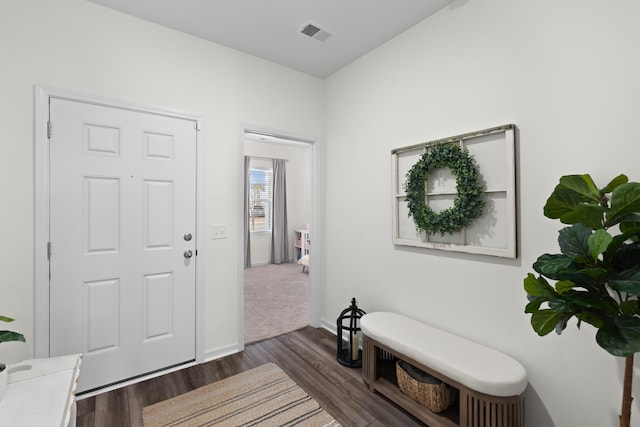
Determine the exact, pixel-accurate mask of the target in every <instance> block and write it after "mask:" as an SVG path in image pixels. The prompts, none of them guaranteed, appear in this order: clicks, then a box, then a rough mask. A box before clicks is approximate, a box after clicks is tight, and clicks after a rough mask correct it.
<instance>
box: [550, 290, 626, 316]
mask: <svg viewBox="0 0 640 427" xmlns="http://www.w3.org/2000/svg"><path fill="white" fill-rule="evenodd" d="M562 296H563V297H564V298H566V299H567V301H569V302H570V303H571V304H573V305H576V306H579V307H582V308H595V309H598V310H600V311H604V312H606V313H607V314H612V315H613V314H616V312H617V311H618V303H617V302H616V300H614V299H613V298H611V297H609V296H604V295H597V294H595V293H593V292H585V291H576V290H572V291H567V292H565V293H564V294H563V295H562Z"/></svg>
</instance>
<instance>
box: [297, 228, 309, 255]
mask: <svg viewBox="0 0 640 427" xmlns="http://www.w3.org/2000/svg"><path fill="white" fill-rule="evenodd" d="M294 233H295V239H296V240H295V243H294V245H293V247H294V248H295V260H296V262H297V261H300V258H302V257H303V256H305V255H309V250H310V248H311V241H310V240H309V230H306V229H302V230H294Z"/></svg>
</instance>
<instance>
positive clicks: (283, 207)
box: [271, 159, 289, 264]
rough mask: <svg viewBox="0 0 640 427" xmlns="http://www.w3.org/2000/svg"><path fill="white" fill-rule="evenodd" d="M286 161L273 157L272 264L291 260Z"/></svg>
mask: <svg viewBox="0 0 640 427" xmlns="http://www.w3.org/2000/svg"><path fill="white" fill-rule="evenodd" d="M286 163H287V161H286V160H283V159H273V209H272V223H271V227H272V228H271V230H272V231H271V263H272V264H281V263H283V262H288V261H289V236H288V231H287V229H288V225H287V172H286Z"/></svg>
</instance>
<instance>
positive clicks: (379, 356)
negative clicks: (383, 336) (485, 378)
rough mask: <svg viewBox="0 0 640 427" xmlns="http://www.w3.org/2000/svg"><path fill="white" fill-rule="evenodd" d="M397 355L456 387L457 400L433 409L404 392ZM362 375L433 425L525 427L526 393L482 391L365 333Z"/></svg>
mask: <svg viewBox="0 0 640 427" xmlns="http://www.w3.org/2000/svg"><path fill="white" fill-rule="evenodd" d="M398 359H402V360H404V361H406V362H408V363H410V364H412V365H413V366H415V367H417V368H419V369H421V370H423V371H425V372H427V373H428V374H430V375H433V376H434V377H436V378H438V379H440V380H442V381H444V382H445V383H447V384H449V385H450V386H453V387H455V388H456V389H457V390H458V392H459V395H458V396H459V397H458V400H457V401H456V403H454V404H453V405H452V406H451V407H450V408H448V409H446V410H445V411H443V412H440V413H434V412H432V411H430V410H429V409H428V408H426V407H425V406H422V405H420V404H419V403H418V402H416V401H415V400H413V399H411V398H410V397H408V396H406V395H405V394H404V393H402V391H400V389H399V388H398V386H397V380H396V376H395V363H396V361H397V360H398ZM362 376H363V379H364V382H365V384H367V386H368V387H369V389H370V390H371V391H377V392H379V393H380V394H382V395H384V396H386V397H387V398H389V399H390V400H391V401H393V402H394V403H396V404H397V405H398V406H400V407H402V408H404V409H405V410H406V411H408V412H409V413H411V414H412V415H413V416H415V417H416V418H418V419H419V420H421V421H422V422H424V423H426V424H428V425H429V426H430V427H524V393H523V394H521V395H519V396H508V397H502V396H490V395H487V394H484V393H479V392H477V391H474V390H471V389H469V388H468V387H466V386H464V385H463V384H460V383H459V382H456V381H454V380H452V379H450V378H447V377H446V376H445V375H442V374H441V373H439V372H437V371H434V370H433V369H431V368H430V367H428V366H424V365H423V364H421V363H418V362H416V361H415V360H412V359H411V358H409V357H407V356H405V355H403V354H400V353H398V352H397V351H395V350H394V349H392V348H389V347H387V346H385V345H383V344H381V343H379V342H377V341H375V340H373V339H371V338H369V337H367V336H366V335H364V336H363V355H362Z"/></svg>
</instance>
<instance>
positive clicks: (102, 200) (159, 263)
mask: <svg viewBox="0 0 640 427" xmlns="http://www.w3.org/2000/svg"><path fill="white" fill-rule="evenodd" d="M50 119H51V123H52V129H53V131H52V136H51V139H50V186H51V188H50V195H51V196H50V197H51V200H50V215H51V217H50V241H51V244H52V255H51V260H50V271H51V278H50V328H51V331H50V339H51V342H50V349H51V350H50V353H51V356H57V355H62V354H69V353H83V354H84V357H83V371H82V375H81V376H80V384H79V390H80V391H86V390H90V389H93V388H97V387H101V386H104V385H107V384H110V383H114V382H118V381H122V380H124V379H127V378H131V377H135V376H138V375H141V374H144V373H147V372H152V371H155V370H158V369H162V368H165V367H168V366H173V365H176V364H180V363H185V362H188V361H191V360H194V359H195V263H196V258H195V257H193V258H185V256H184V252H185V251H187V250H191V251H192V252H194V253H195V244H196V242H195V239H193V240H190V241H186V240H185V239H184V238H183V236H184V234H185V233H191V234H194V235H195V224H196V215H195V212H196V197H195V196H196V193H195V188H196V129H195V122H193V121H190V120H186V119H182V118H176V117H168V116H162V115H156V114H151V113H147V112H142V111H133V110H126V109H121V108H115V107H107V106H101V105H95V104H89V103H83V102H77V101H68V100H62V99H54V98H52V99H51V102H50Z"/></svg>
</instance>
